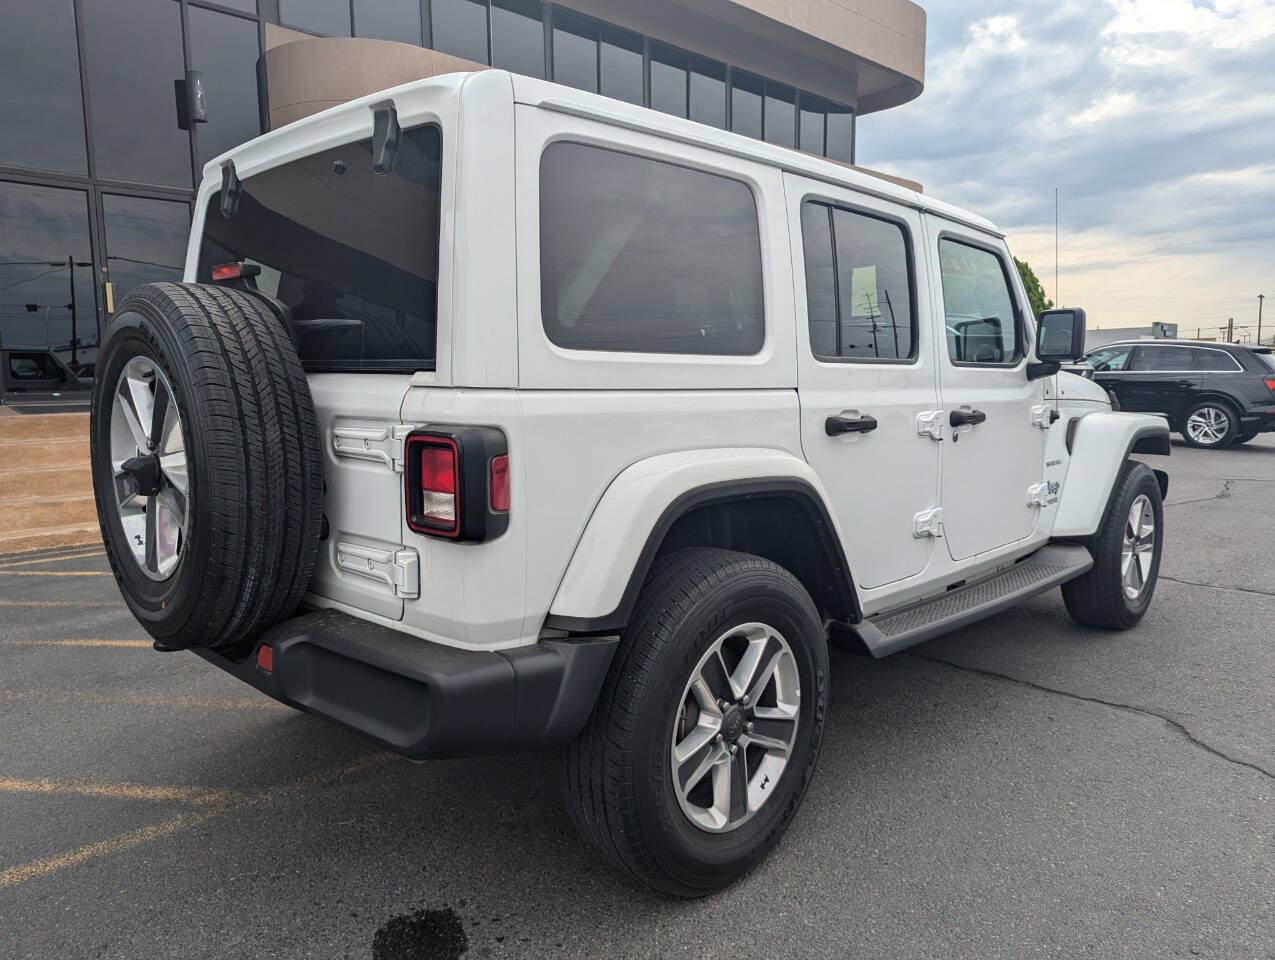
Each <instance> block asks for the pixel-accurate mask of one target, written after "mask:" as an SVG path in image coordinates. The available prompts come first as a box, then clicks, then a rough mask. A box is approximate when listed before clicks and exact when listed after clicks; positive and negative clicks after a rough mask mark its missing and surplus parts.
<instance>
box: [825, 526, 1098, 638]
mask: <svg viewBox="0 0 1275 960" xmlns="http://www.w3.org/2000/svg"><path fill="white" fill-rule="evenodd" d="M1092 566H1093V557H1092V556H1090V554H1089V550H1088V549H1087V548H1085V547H1083V546H1080V545H1079V544H1063V543H1055V544H1050V545H1049V546H1047V547H1045V548H1043V549H1041V550H1039V551H1037V552H1036V553H1034V554H1032V555H1031V556H1030V557H1028V558H1027V559H1026V560H1023V561H1022V562H1020V563H1017V564H1015V565H1014V566H1012V567H1010V568H1009V569H1007V570H1002V571H1001V572H1000V573H997V574H995V575H994V576H991V577H988V578H987V579H985V580H979V581H978V582H976V583H971V584H967V585H966V586H963V587H959V588H957V589H955V590H949V591H948V592H947V593H945V594H943V595H942V596H939V597H932V598H930V599H929V600H923V601H921V602H920V603H917V604H913V605H912V606H910V607H904V608H903V609H902V610H894V611H891V612H890V613H884V614H881V615H880V616H878V617H875V618H873V619H871V620H865V621H863V622H862V623H854V624H850V625H849V626H848V629H849V630H850V632H851V633H853V634H855V635H856V636H857V637H858V638H859V639H860V640H862V641H863V644H864V646H866V647H867V648H868V651H869V652H870V653H871V654H872V655H873V656H874V657H876V658H877V659H880V658H881V657H888V656H889V655H890V654H892V653H898V652H899V651H900V650H906V649H907V648H908V647H911V646H915V645H916V644H918V643H923V642H925V641H926V640H932V639H933V638H934V637H937V636H941V635H942V634H945V633H950V632H951V631H953V630H957V629H959V628H961V627H964V626H968V625H969V624H971V623H975V622H977V621H979V620H982V619H983V618H984V617H990V616H992V615H993V614H997V613H1000V612H1002V611H1004V610H1008V609H1009V608H1010V607H1013V606H1015V605H1017V604H1018V603H1020V602H1021V601H1023V600H1026V599H1027V598H1028V597H1034V596H1036V594H1038V593H1044V592H1045V591H1047V590H1052V589H1053V588H1054V587H1056V586H1058V585H1060V584H1063V583H1066V582H1067V581H1068V580H1074V579H1075V578H1076V577H1079V576H1083V575H1084V574H1085V573H1088V572H1089V569H1090V568H1091V567H1092Z"/></svg>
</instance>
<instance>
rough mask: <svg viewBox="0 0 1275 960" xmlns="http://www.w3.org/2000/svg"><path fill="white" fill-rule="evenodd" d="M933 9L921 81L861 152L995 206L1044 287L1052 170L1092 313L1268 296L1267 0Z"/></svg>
mask: <svg viewBox="0 0 1275 960" xmlns="http://www.w3.org/2000/svg"><path fill="white" fill-rule="evenodd" d="M928 12H929V64H928V71H927V80H926V91H925V93H924V94H923V95H922V96H921V98H920V99H919V100H917V101H915V102H914V103H912V104H908V105H906V106H903V107H899V108H896V109H894V110H891V111H887V112H884V113H881V114H873V115H870V116H867V117H864V118H863V119H862V120H861V121H860V123H859V160H860V162H861V163H864V164H866V165H868V166H874V167H879V168H881V169H884V170H887V171H889V172H894V173H897V174H899V175H901V176H906V177H910V178H912V179H916V180H920V181H921V182H922V183H924V184H925V185H926V190H927V192H928V193H931V194H933V195H936V196H940V197H943V198H944V199H947V200H951V201H953V202H955V203H958V204H961V205H963V206H966V207H969V208H971V209H973V210H975V211H977V212H979V213H982V214H984V215H987V216H990V217H991V218H992V219H994V220H996V221H997V222H998V223H999V224H1000V225H1001V226H1002V228H1004V229H1005V230H1006V231H1007V232H1008V233H1009V235H1010V243H1011V246H1012V247H1013V248H1014V249H1015V252H1016V253H1018V255H1019V256H1025V257H1026V258H1027V259H1028V260H1031V261H1033V262H1034V263H1035V265H1036V267H1037V268H1038V272H1039V274H1040V275H1041V279H1042V281H1043V282H1044V283H1045V285H1046V288H1047V289H1050V290H1052V288H1053V286H1054V270H1053V263H1052V261H1053V221H1054V188H1055V187H1057V188H1059V189H1060V191H1061V197H1062V202H1061V207H1062V217H1061V219H1062V237H1061V241H1062V242H1061V256H1060V260H1061V266H1062V277H1061V280H1062V283H1061V288H1062V294H1063V299H1064V300H1065V301H1067V302H1070V303H1080V304H1081V305H1083V306H1086V307H1087V308H1088V309H1089V311H1090V315H1091V317H1092V318H1094V320H1095V321H1096V322H1097V323H1098V324H1099V325H1102V326H1124V325H1135V324H1139V325H1140V324H1141V323H1143V322H1149V321H1147V320H1146V318H1148V317H1150V318H1153V319H1157V320H1168V321H1171V322H1173V321H1176V322H1180V323H1182V324H1183V326H1184V327H1185V326H1187V325H1188V323H1189V324H1190V325H1191V326H1192V327H1194V326H1196V325H1197V320H1199V319H1200V316H1201V314H1207V316H1208V322H1210V323H1218V322H1220V323H1225V321H1226V318H1227V317H1229V316H1236V317H1237V318H1239V317H1246V316H1247V315H1248V314H1249V313H1252V314H1254V315H1255V314H1256V298H1257V294H1258V293H1260V292H1268V293H1272V296H1275V80H1273V79H1272V70H1273V69H1275V3H1272V2H1271V0H1211V2H1208V0H1195V2H1192V0H1052V2H1051V0H930V3H929V4H928ZM1042 238H1046V239H1047V241H1048V242H1047V243H1046V242H1044V240H1042ZM1263 285H1264V286H1265V287H1270V288H1271V290H1265V289H1264V286H1263ZM1201 322H1202V321H1201ZM1237 322H1238V321H1237Z"/></svg>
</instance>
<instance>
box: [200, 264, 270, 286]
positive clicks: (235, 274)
mask: <svg viewBox="0 0 1275 960" xmlns="http://www.w3.org/2000/svg"><path fill="white" fill-rule="evenodd" d="M209 274H210V276H211V277H212V280H213V282H214V283H225V282H226V281H228V280H251V279H252V278H253V277H258V276H260V275H261V265H260V264H258V263H246V262H244V261H242V260H241V261H239V262H237V263H218V264H216V265H214V266H213V268H212V269H211V270H210V271H209Z"/></svg>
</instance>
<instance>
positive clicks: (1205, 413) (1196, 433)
mask: <svg viewBox="0 0 1275 960" xmlns="http://www.w3.org/2000/svg"><path fill="white" fill-rule="evenodd" d="M1238 428H1239V423H1238V421H1237V420H1236V417H1235V414H1234V413H1233V412H1232V411H1231V410H1230V409H1229V408H1228V407H1226V406H1225V405H1223V404H1221V403H1213V402H1205V403H1201V404H1198V405H1196V406H1195V407H1194V408H1193V409H1192V410H1191V412H1190V413H1188V414H1187V417H1186V423H1185V425H1184V426H1183V430H1182V435H1183V436H1184V437H1185V438H1186V442H1187V443H1189V444H1191V446H1193V447H1205V448H1220V447H1228V446H1230V445H1231V443H1232V441H1234V440H1235V435H1236V433H1237V432H1238Z"/></svg>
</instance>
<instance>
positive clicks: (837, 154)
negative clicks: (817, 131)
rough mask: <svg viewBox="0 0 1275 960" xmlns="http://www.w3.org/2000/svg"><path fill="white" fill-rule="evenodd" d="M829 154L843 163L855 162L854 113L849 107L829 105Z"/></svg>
mask: <svg viewBox="0 0 1275 960" xmlns="http://www.w3.org/2000/svg"><path fill="white" fill-rule="evenodd" d="M826 152H827V156H828V157H829V158H831V159H833V160H840V161H841V162H842V163H854V114H853V113H851V112H850V108H849V107H839V106H837V105H835V104H830V105H829V106H828V145H827V151H826Z"/></svg>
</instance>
